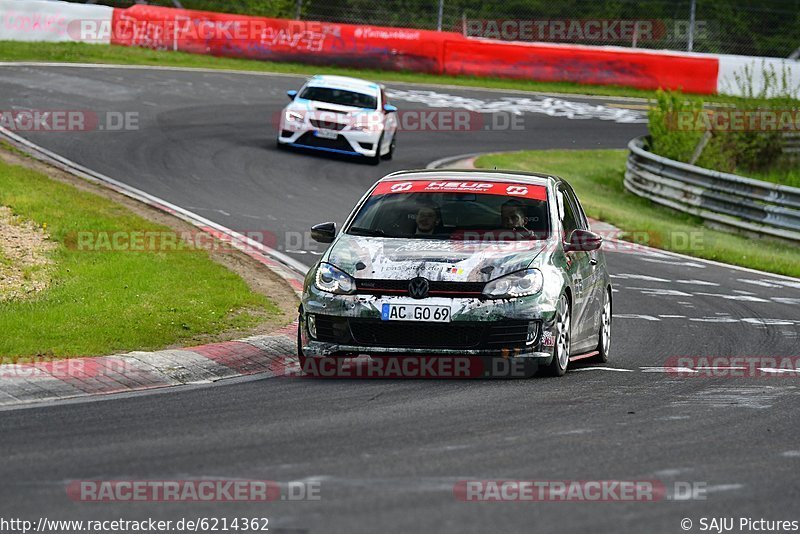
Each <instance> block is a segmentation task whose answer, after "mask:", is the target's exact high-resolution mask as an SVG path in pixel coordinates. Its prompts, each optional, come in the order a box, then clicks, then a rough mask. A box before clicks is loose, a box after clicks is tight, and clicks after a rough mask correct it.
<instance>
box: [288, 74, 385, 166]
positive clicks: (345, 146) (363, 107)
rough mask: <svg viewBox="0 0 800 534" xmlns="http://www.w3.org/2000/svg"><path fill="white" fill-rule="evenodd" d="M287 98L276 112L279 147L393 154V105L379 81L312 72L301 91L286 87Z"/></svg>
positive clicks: (375, 157)
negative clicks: (318, 74) (279, 111)
mask: <svg viewBox="0 0 800 534" xmlns="http://www.w3.org/2000/svg"><path fill="white" fill-rule="evenodd" d="M287 94H288V95H289V98H291V99H292V102H291V103H290V104H289V105H288V106H286V107H285V108H284V110H283V112H282V113H281V117H280V128H279V132H278V147H279V148H283V147H287V146H291V147H297V148H305V149H312V150H321V151H324V152H333V153H338V154H346V155H351V156H362V157H366V158H369V160H370V162H371V163H373V164H376V165H377V164H378V163H380V160H381V158H383V159H392V155H393V154H394V148H395V143H396V141H395V137H396V133H397V108H396V107H394V106H392V105H390V104H389V103H388V102H387V100H386V92H385V91H384V88H383V86H381V85H379V84H377V83H374V82H370V81H367V80H360V79H358V78H348V77H345V76H314V77H312V78H310V79H309V80H308V81H307V82H306V84H305V85H303V87H302V88H301V89H300V91H288V93H287Z"/></svg>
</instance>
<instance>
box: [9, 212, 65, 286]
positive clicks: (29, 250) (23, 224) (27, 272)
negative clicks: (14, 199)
mask: <svg viewBox="0 0 800 534" xmlns="http://www.w3.org/2000/svg"><path fill="white" fill-rule="evenodd" d="M55 248H56V244H55V243H54V242H52V241H50V240H49V239H48V235H47V230H46V227H40V226H39V225H37V224H36V223H34V222H33V221H25V220H23V219H21V218H20V217H18V216H16V215H14V213H13V212H12V211H11V208H9V207H7V206H0V301H6V300H20V299H25V298H29V297H31V296H33V295H34V294H36V293H39V292H40V291H43V290H45V289H47V287H48V286H49V285H50V266H51V265H52V264H53V262H52V260H51V259H50V258H49V256H48V252H50V251H51V250H53V249H55Z"/></svg>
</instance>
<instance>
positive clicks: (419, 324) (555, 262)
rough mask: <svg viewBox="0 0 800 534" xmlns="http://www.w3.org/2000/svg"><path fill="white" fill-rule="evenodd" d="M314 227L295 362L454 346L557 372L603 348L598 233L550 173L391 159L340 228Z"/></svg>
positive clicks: (605, 297) (604, 304)
mask: <svg viewBox="0 0 800 534" xmlns="http://www.w3.org/2000/svg"><path fill="white" fill-rule="evenodd" d="M312 237H313V238H314V239H316V240H317V241H320V242H323V243H331V245H330V247H329V248H328V250H327V251H326V252H325V253H324V254H323V255H322V257H321V258H320V261H319V262H318V263H317V264H316V265H315V266H314V267H313V268H312V269H311V270H310V271H309V273H308V275H307V277H306V280H305V286H304V291H303V296H302V302H301V305H300V320H299V327H298V353H299V357H300V360H301V363H302V364H303V365H304V366H306V363H308V362H309V361H311V362H319V361H322V360H329V359H332V358H337V359H338V358H350V357H355V356H360V355H369V357H370V358H373V359H384V358H386V357H392V358H397V357H402V358H404V359H408V358H425V357H436V358H438V359H443V358H455V357H459V356H460V357H462V358H460V359H464V358H466V359H468V360H469V361H476V362H481V364H482V367H481V368H482V369H484V373H482V374H483V375H485V374H490V372H491V371H493V370H497V369H499V368H503V369H522V370H524V374H526V375H528V374H532V373H534V372H535V371H537V370H539V371H545V372H547V373H548V374H552V375H555V376H561V375H563V374H564V373H565V372H566V369H567V366H568V364H569V361H570V359H572V360H574V359H578V358H592V359H594V360H596V361H601V362H604V361H607V359H608V353H609V345H610V341H611V296H612V293H611V284H610V281H609V276H608V273H607V271H606V264H605V259H604V257H603V254H602V251H601V250H600V247H601V243H602V239H601V238H600V236H598V235H597V234H594V233H592V232H591V231H590V230H589V225H588V221H587V219H586V216H585V214H584V212H583V209H582V207H581V205H580V203H579V202H578V199H577V198H576V196H575V194H574V192H573V191H572V188H571V187H570V186H569V184H567V182H566V181H564V180H563V179H561V178H557V177H552V176H547V175H541V174H529V173H517V172H509V171H465V170H425V171H403V172H396V173H393V174H390V175H388V176H386V177H384V178H383V179H381V180H380V181H378V182H377V183H376V184H375V185H374V186H373V187H372V188H371V189H370V190H369V191H368V192H367V193H366V194H365V195H364V196H363V197H362V198H361V200H360V201H359V202H358V204H357V205H356V207H355V209H354V210H353V212H352V213H351V214H350V216H349V217H348V218H347V220H346V222H345V224H344V227H343V229H342V232H341V233H340V234H339V235H336V225H335V224H333V223H323V224H320V225H317V226H315V227H314V228H313V229H312ZM498 362H500V363H502V362H505V363H508V362H512V363H514V364H515V365H514V366H508V365H506V366H502V365H501V366H498V365H496V364H497V363H498ZM471 376H475V375H474V373H473V374H472V375H471Z"/></svg>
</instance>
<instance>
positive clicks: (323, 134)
mask: <svg viewBox="0 0 800 534" xmlns="http://www.w3.org/2000/svg"><path fill="white" fill-rule="evenodd" d="M314 135H316V136H317V137H319V138H320V139H336V138H337V137H339V134H338V133H336V132H335V131H334V130H316V131H315V132H314Z"/></svg>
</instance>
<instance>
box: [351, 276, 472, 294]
mask: <svg viewBox="0 0 800 534" xmlns="http://www.w3.org/2000/svg"><path fill="white" fill-rule="evenodd" d="M408 283H409V280H363V279H362V280H359V279H357V280H356V291H357V292H358V293H361V294H366V295H408ZM485 285H486V284H485V283H484V282H444V281H437V282H430V284H429V289H428V295H429V296H431V297H451V298H476V297H480V296H481V294H482V293H483V288H484V286H485Z"/></svg>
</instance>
